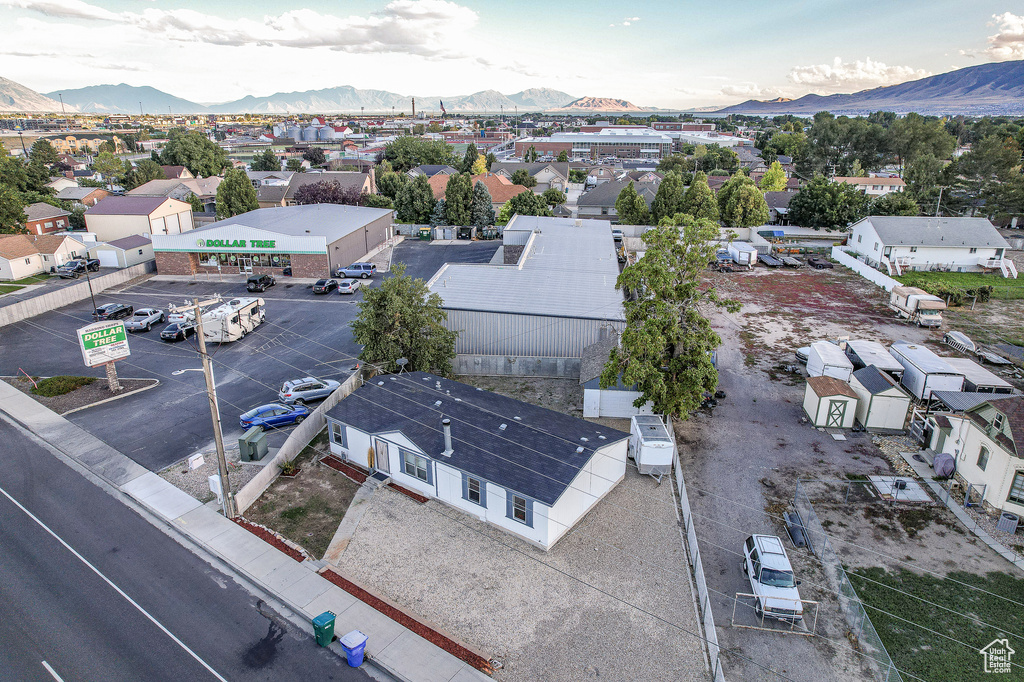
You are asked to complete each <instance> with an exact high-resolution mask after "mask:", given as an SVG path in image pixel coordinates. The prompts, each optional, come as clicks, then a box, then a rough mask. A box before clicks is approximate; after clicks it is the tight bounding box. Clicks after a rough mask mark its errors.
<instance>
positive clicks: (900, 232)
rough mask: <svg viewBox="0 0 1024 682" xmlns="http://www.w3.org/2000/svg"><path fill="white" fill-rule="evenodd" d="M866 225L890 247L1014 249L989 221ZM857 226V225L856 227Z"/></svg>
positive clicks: (903, 219) (876, 219) (898, 219)
mask: <svg viewBox="0 0 1024 682" xmlns="http://www.w3.org/2000/svg"><path fill="white" fill-rule="evenodd" d="M862 222H865V223H868V224H869V225H871V227H873V228H874V230H875V233H877V234H878V236H879V237H880V238H881V240H882V243H883V244H885V245H887V246H894V245H897V244H907V245H910V246H970V247H989V248H1003V249H1009V248H1010V245H1009V244H1007V243H1006V240H1005V239H1003V238H1002V236H1000V234H999V232H998V231H997V230H996V228H995V227H993V226H992V223H990V222H989V221H988V219H987V218H930V217H925V218H919V217H913V216H869V217H867V218H864V219H863V221H862ZM856 226H857V224H854V225H853V226H852V227H853V228H856Z"/></svg>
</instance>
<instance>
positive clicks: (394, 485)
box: [388, 483, 430, 504]
mask: <svg viewBox="0 0 1024 682" xmlns="http://www.w3.org/2000/svg"><path fill="white" fill-rule="evenodd" d="M388 487H389V488H394V489H395V490H397V491H398V492H400V493H402V494H403V495H406V496H408V497H411V498H412V499H414V500H416V501H417V502H419V503H420V504H425V503H426V502H429V501H430V498H429V497H423V495H420V494H419V493H416V492H413V491H411V490H409V489H408V488H403V487H402V486H400V485H398V484H397V483H388Z"/></svg>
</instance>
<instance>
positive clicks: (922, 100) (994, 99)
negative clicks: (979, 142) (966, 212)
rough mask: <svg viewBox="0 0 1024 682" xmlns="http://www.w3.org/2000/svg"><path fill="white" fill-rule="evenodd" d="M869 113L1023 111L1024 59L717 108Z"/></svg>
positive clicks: (757, 113) (772, 112)
mask: <svg viewBox="0 0 1024 682" xmlns="http://www.w3.org/2000/svg"><path fill="white" fill-rule="evenodd" d="M819 111H831V112H832V113H833V114H851V115H853V114H869V113H871V112H873V111H894V112H896V113H898V114H903V113H908V112H911V111H916V112H917V113H919V114H932V115H942V114H966V115H973V116H984V115H1016V114H1022V113H1024V61H1010V62H995V63H991V64H981V65H979V66H969V67H967V68H963V69H957V70H956V71H950V72H948V73H940V74H938V75H936V76H928V77H927V78H921V79H918V80H914V81H907V82H906V83H900V84H899V85H889V86H886V87H880V88H873V89H871V90H861V91H860V92H855V93H853V94H848V95H827V96H822V95H804V96H803V97H801V98H799V99H793V100H788V99H783V98H779V99H775V100H770V101H758V100H748V101H746V102H743V103H742V104H737V105H735V106H731V107H726V108H725V109H719V110H718V111H717V112H716V113H718V114H748V115H752V116H778V115H781V114H796V115H805V116H806V115H811V114H815V113H817V112H819Z"/></svg>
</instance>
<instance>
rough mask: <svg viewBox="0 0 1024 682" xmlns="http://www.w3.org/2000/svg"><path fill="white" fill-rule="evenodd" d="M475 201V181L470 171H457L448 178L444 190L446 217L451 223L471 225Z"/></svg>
mask: <svg viewBox="0 0 1024 682" xmlns="http://www.w3.org/2000/svg"><path fill="white" fill-rule="evenodd" d="M472 203H473V182H472V180H471V179H470V177H469V173H455V174H454V175H452V176H450V177H449V178H448V184H447V185H446V186H445V191H444V208H445V219H446V220H447V223H448V224H449V225H470V224H471V221H470V205H471V204H472Z"/></svg>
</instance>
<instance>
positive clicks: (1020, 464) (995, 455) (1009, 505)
mask: <svg viewBox="0 0 1024 682" xmlns="http://www.w3.org/2000/svg"><path fill="white" fill-rule="evenodd" d="M948 418H949V423H950V425H951V426H952V427H953V428H952V433H951V434H950V435H949V436H948V437H947V438H946V440H945V442H944V443H943V446H942V451H943V452H946V453H948V454H950V455H953V457H954V458H955V459H956V471H957V473H958V474H959V475H961V476H963V478H964V480H966V481H967V482H969V483H974V484H982V483H984V484H987V487H986V488H985V496H984V498H983V499H984V500H985V502H987V503H988V504H990V505H992V506H993V507H996V508H997V509H1002V510H1003V511H1008V512H1010V513H1012V514H1017V515H1024V505H1021V504H1017V503H1016V502H1011V501H1009V500H1007V499H1006V496H1007V495H1008V494H1009V493H1010V486H1011V485H1012V484H1013V477H1014V475H1015V474H1016V473H1017V472H1018V471H1022V470H1024V460H1021V459H1020V458H1019V457H1014V456H1013V455H1011V454H1010V453H1008V452H1006V450H1004V449H1003V448H1002V446H1000V445H997V444H996V443H995V442H993V441H992V439H991V438H989V437H988V436H987V435H986V434H985V433H984V432H983V431H982V430H981V429H980V428H978V427H977V426H976V425H975V424H974V422H971V421H970V420H968V419H965V418H962V417H954V416H952V415H950V416H949V417H948ZM982 447H986V448H988V451H989V458H988V464H987V465H986V466H985V470H984V471H982V470H981V469H980V468H979V467H978V454H979V453H980V452H981V448H982Z"/></svg>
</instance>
